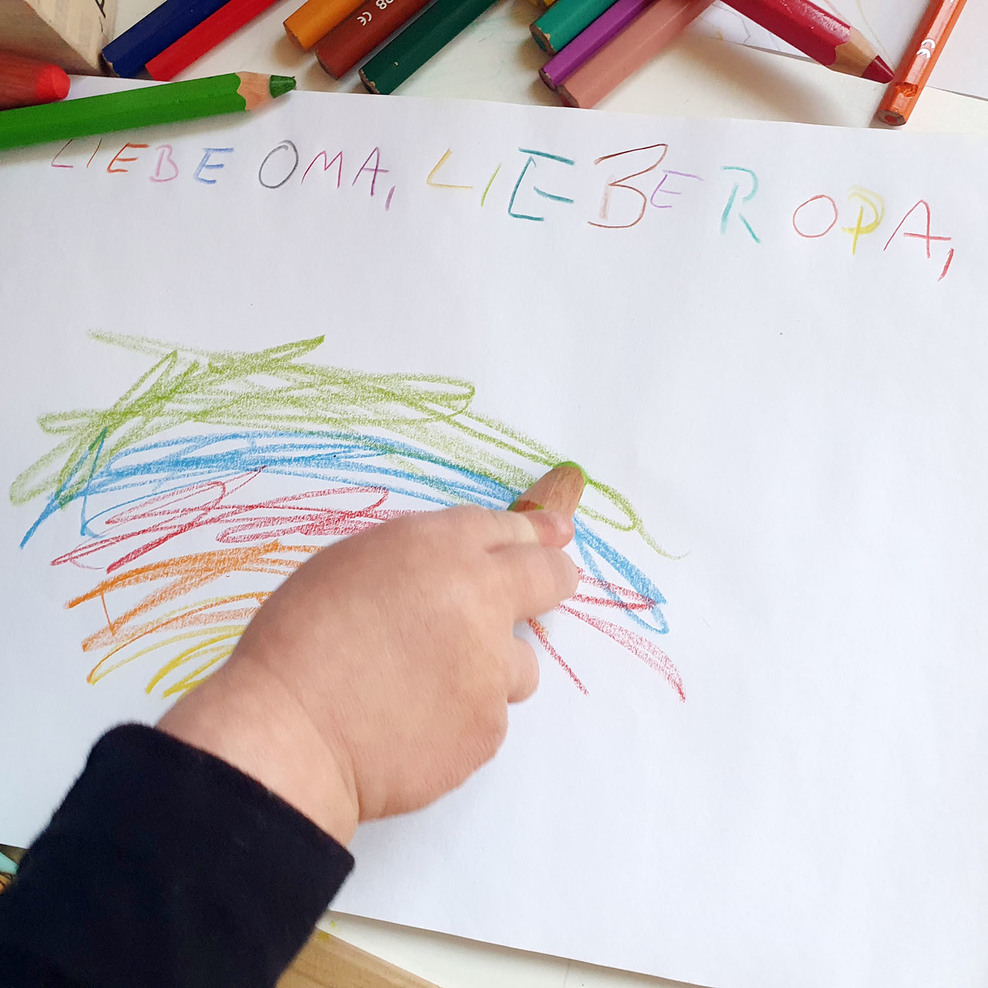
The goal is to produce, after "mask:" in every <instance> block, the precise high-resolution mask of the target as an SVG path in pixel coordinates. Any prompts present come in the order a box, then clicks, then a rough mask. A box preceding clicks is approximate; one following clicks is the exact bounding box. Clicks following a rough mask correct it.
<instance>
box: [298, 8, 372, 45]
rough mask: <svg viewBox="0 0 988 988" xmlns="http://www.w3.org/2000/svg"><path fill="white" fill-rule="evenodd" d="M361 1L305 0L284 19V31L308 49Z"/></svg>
mask: <svg viewBox="0 0 988 988" xmlns="http://www.w3.org/2000/svg"><path fill="white" fill-rule="evenodd" d="M363 2H364V0H305V3H303V4H302V6H301V7H299V8H298V10H296V11H295V13H294V14H291V15H290V16H289V17H288V18H287V19H286V20H285V32H286V33H287V35H288V37H289V38H291V39H292V41H294V42H295V43H296V44H297V45H299V47H301V48H304V49H305V50H306V51H308V50H309V49H310V48H314V47H315V46H316V45H317V44H319V42H320V41H321V40H322V39H323V38H325V37H326V35H327V34H329V32H330V31H332V30H333V28H334V27H336V25H337V24H341V23H342V22H343V21H344V20H345V19H346V18H347V17H349V16H350V14H352V13H353V12H354V11H355V10H356V9H357V8H358V7H359V6H360V5H361V3H363Z"/></svg>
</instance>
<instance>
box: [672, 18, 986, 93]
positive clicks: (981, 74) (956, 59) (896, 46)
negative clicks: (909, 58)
mask: <svg viewBox="0 0 988 988" xmlns="http://www.w3.org/2000/svg"><path fill="white" fill-rule="evenodd" d="M927 3H928V0H892V2H890V0H837V2H832V0H822V2H821V3H818V4H817V6H820V7H823V8H824V9H825V10H830V11H833V13H835V14H836V15H837V16H838V17H841V18H843V19H844V20H845V21H847V23H848V24H850V25H852V26H853V27H856V28H857V29H858V30H859V31H860V32H861V33H862V34H863V35H864V36H865V37H866V38H867V39H868V40H869V41H870V42H871V43H872V45H874V47H875V51H877V52H878V54H879V55H881V56H882V57H883V58H884V59H885V60H886V62H888V64H889V65H891V66H892V68H893V69H894V68H895V67H896V65H898V64H899V62H900V61H901V60H902V59H903V57H904V56H905V55H906V54H907V51H906V49H907V48H908V46H909V40H910V39H911V38H912V36H913V32H914V31H915V30H916V25H917V24H918V23H919V21H920V19H921V18H922V16H923V12H924V11H925V10H926V7H927ZM691 30H694V31H698V32H700V33H702V34H707V35H710V36H712V37H716V38H723V39H724V40H726V41H733V42H735V43H736V44H741V45H751V46H752V47H753V48H764V49H765V50H766V51H777V52H783V53H784V54H787V55H797V56H799V57H801V58H805V57H806V56H805V55H803V54H802V53H801V52H799V51H797V50H796V49H795V48H793V47H792V45H789V44H787V43H786V42H784V41H782V40H780V39H779V38H777V37H776V36H775V35H774V34H772V33H771V31H766V30H765V28H763V27H762V26H761V25H759V24H756V23H754V21H751V20H749V19H748V18H747V17H745V16H744V15H743V14H739V13H738V12H737V11H736V10H734V9H733V8H732V7H729V6H728V5H727V4H725V3H723V2H721V0H717V2H716V3H714V5H713V6H712V7H711V8H710V9H709V10H707V11H705V12H704V13H703V14H701V15H700V17H699V18H698V19H697V20H696V23H695V24H694V25H692V27H691ZM986 33H988V8H986V7H985V6H984V4H980V3H969V4H967V5H966V6H965V7H964V10H963V12H962V13H961V16H960V18H959V20H958V21H957V26H956V28H955V29H954V31H953V32H952V33H951V35H950V40H949V41H948V43H947V46H946V47H945V48H944V51H943V54H942V55H941V56H940V59H939V60H938V62H937V65H936V68H935V69H934V70H933V74H932V76H931V77H930V85H931V86H935V87H936V88H938V89H946V90H948V91H949V92H953V93H963V94H965V95H967V96H977V97H978V98H979V99H988V67H986V62H985V58H984V44H983V41H982V39H983V38H984V37H985V34H986Z"/></svg>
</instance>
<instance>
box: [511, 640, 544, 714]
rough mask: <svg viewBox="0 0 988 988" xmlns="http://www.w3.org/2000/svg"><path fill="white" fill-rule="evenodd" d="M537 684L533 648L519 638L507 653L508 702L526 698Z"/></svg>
mask: <svg viewBox="0 0 988 988" xmlns="http://www.w3.org/2000/svg"><path fill="white" fill-rule="evenodd" d="M538 686H539V660H538V659H537V658H536V657H535V649H534V648H532V646H531V645H530V644H529V643H528V642H526V641H522V640H521V639H520V638H515V639H514V647H513V649H512V650H511V651H510V653H509V655H508V703H518V702H519V701H521V700H527V699H528V698H529V697H530V696H531V695H532V694H533V693H534V692H535V691H536V690H537V689H538Z"/></svg>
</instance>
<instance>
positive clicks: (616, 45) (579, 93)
mask: <svg viewBox="0 0 988 988" xmlns="http://www.w3.org/2000/svg"><path fill="white" fill-rule="evenodd" d="M712 2H713V0H655V2H654V3H652V4H650V5H649V6H648V7H647V8H646V9H645V10H644V11H643V12H642V13H641V14H639V15H638V16H637V17H636V18H635V19H634V20H633V21H632V22H631V23H630V24H629V25H628V26H627V27H626V28H625V29H624V30H623V31H621V32H620V34H617V35H615V36H614V37H613V38H611V40H610V41H608V42H607V44H606V45H604V47H603V48H601V49H600V50H599V51H598V52H597V53H596V54H595V55H592V56H591V57H590V58H589V59H588V60H587V61H586V62H584V63H583V65H581V66H580V68H578V69H577V70H576V71H575V72H573V74H572V75H571V76H570V77H569V78H568V79H567V80H566V81H565V82H564V83H563V84H562V85H561V86H559V87H558V90H557V91H558V92H559V95H560V97H561V98H562V101H563V102H564V103H568V104H569V105H570V106H583V107H591V106H596V104H597V103H599V102H600V101H601V100H602V99H603V98H604V97H605V96H606V95H607V94H608V93H609V92H610V91H611V90H612V89H614V88H615V87H616V86H618V85H619V84H620V83H622V82H624V80H625V79H627V78H628V76H629V75H631V74H632V73H633V72H636V71H637V70H638V69H640V68H641V67H642V66H643V65H644V64H645V63H646V62H649V61H650V60H651V59H653V58H654V57H655V56H656V55H658V54H659V52H661V51H662V49H663V48H665V47H666V46H667V45H668V44H669V42H670V41H672V40H673V39H674V38H675V37H677V36H678V35H679V34H680V33H681V32H682V31H683V29H684V28H685V27H686V26H687V25H688V24H689V23H690V22H691V21H692V20H694V18H696V17H697V16H699V15H700V14H701V13H703V11H704V10H706V9H707V7H709V6H710V4H711V3H712Z"/></svg>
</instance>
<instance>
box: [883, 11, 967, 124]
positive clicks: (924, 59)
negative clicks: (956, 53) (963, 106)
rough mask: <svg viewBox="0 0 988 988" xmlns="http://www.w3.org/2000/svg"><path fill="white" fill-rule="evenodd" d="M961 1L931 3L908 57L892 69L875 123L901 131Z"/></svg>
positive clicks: (912, 42) (931, 68) (955, 16)
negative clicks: (887, 125)
mask: <svg viewBox="0 0 988 988" xmlns="http://www.w3.org/2000/svg"><path fill="white" fill-rule="evenodd" d="M964 2H965V0H932V2H931V3H930V5H929V6H928V7H927V8H926V12H925V13H924V14H923V19H922V20H921V21H920V22H919V24H918V25H917V27H916V33H915V34H914V35H913V37H912V40H911V41H910V42H909V48H908V49H907V52H908V54H907V55H906V57H905V58H903V60H902V62H901V63H900V64H899V65H898V66H897V67H896V70H895V76H894V77H893V79H892V82H891V83H890V84H889V87H888V89H886V90H885V96H884V97H883V99H882V102H881V104H880V105H879V107H878V119H879V120H881V121H882V123H887V124H889V125H891V126H892V127H901V126H902V125H903V124H904V123H905V122H906V121H907V120H908V119H909V115H910V114H911V113H912V112H913V107H914V106H915V105H916V101H917V100H918V99H919V97H920V95H921V94H922V92H923V90H924V89H925V88H926V83H927V82H928V81H929V78H930V74H931V73H932V72H933V66H934V65H936V64H937V59H938V58H939V57H940V56H941V55H942V54H943V46H944V45H945V44H946V43H947V38H949V37H950V32H951V31H953V30H954V25H955V24H956V23H957V18H958V17H960V14H961V11H962V10H963V9H964Z"/></svg>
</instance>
